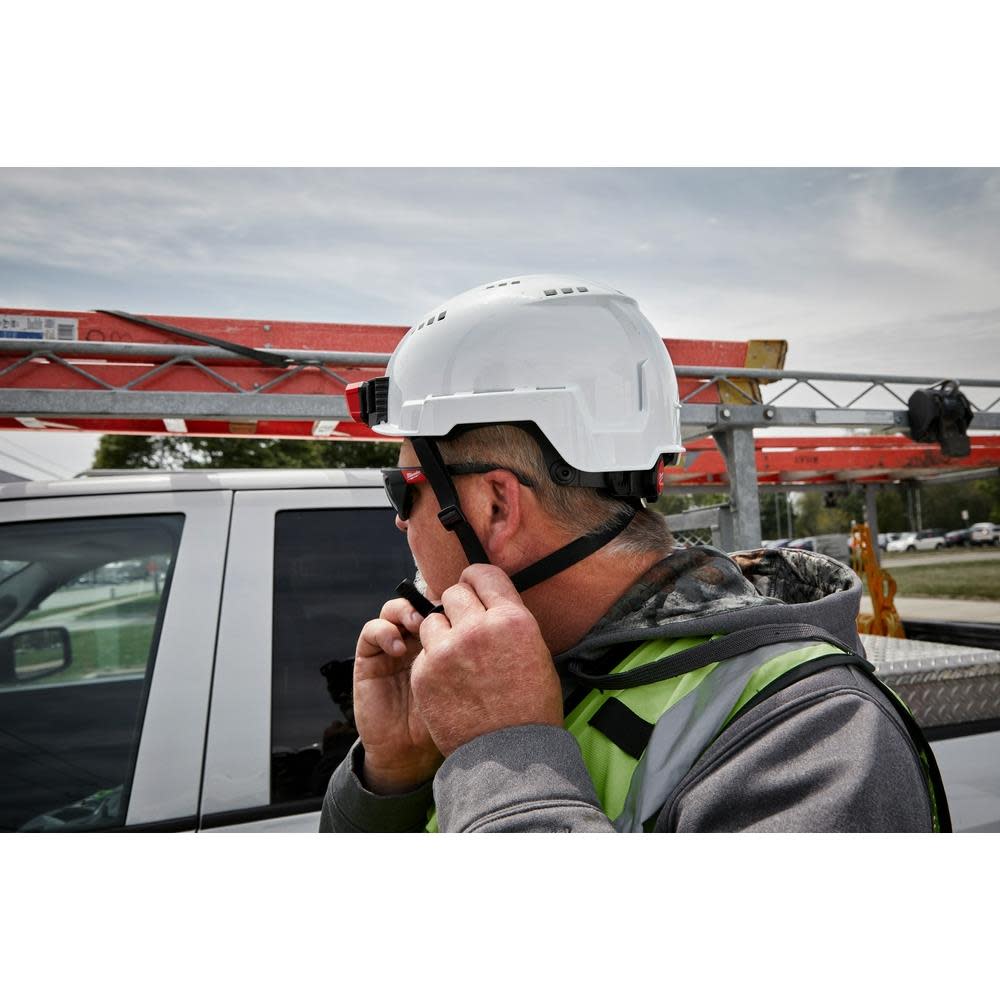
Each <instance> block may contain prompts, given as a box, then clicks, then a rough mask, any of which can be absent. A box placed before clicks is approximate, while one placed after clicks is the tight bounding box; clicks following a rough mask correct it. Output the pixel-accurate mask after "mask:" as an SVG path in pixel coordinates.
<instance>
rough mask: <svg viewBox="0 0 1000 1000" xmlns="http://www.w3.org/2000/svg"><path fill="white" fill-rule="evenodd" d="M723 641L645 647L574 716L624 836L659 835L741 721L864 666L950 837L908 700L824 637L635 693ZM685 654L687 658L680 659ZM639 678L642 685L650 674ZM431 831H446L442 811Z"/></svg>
mask: <svg viewBox="0 0 1000 1000" xmlns="http://www.w3.org/2000/svg"><path fill="white" fill-rule="evenodd" d="M746 631H747V632H748V633H749V632H750V631H754V630H746ZM771 631H773V633H774V634H775V635H776V636H778V637H780V633H781V632H782V631H784V632H786V633H788V634H792V633H794V632H799V633H804V632H808V631H810V630H809V629H808V628H807V627H804V626H791V627H784V628H782V627H776V628H775V629H773V630H771ZM816 631H818V630H816ZM821 634H822V633H821ZM723 638H724V639H725V641H726V643H727V644H728V648H730V649H731V648H733V645H734V644H733V643H732V642H731V640H733V639H737V638H738V636H737V635H736V634H731V635H729V636H726V637H723ZM723 638H716V637H707V636H698V637H685V638H666V639H652V640H650V641H648V642H644V643H642V644H641V645H640V646H638V647H637V648H635V649H634V650H633V651H632V652H631V653H629V655H628V656H626V657H625V658H624V659H623V660H622V661H621V662H620V663H619V664H618V665H617V666H616V667H615V668H614V669H613V670H612V671H611V673H610V674H608V675H603V677H602V678H597V679H595V680H594V681H593V683H594V684H595V689H594V690H591V691H590V692H589V693H588V694H587V695H586V696H585V697H584V698H583V700H582V701H580V702H579V703H578V704H577V705H576V706H575V707H574V708H573V709H572V711H570V713H569V714H568V715H567V717H566V720H565V722H564V727H565V728H566V729H567V730H568V731H569V732H570V733H571V734H572V735H573V737H574V738H575V739H576V741H577V743H578V745H579V747H580V752H581V754H582V755H583V761H584V764H585V765H586V768H587V771H588V772H589V774H590V777H591V780H592V781H593V783H594V788H595V790H596V792H597V797H598V800H599V802H600V804H601V808H602V810H603V811H604V813H605V814H606V815H607V816H608V818H609V819H610V820H611V821H612V824H613V826H614V828H615V830H617V831H619V832H640V831H642V830H644V829H651V828H652V825H653V824H654V823H655V821H656V816H657V815H658V813H659V811H660V809H661V808H662V807H663V805H664V804H665V803H666V802H667V800H668V799H669V798H670V795H671V794H672V793H673V791H674V790H675V789H676V788H677V786H678V784H679V783H680V782H681V780H682V779H683V778H684V776H685V775H686V774H687V773H688V772H689V771H690V770H691V768H692V766H693V765H694V764H695V762H696V761H697V760H698V758H699V757H700V756H701V755H702V754H703V753H704V751H705V750H706V749H708V747H709V746H710V745H711V744H712V743H713V742H714V741H715V739H716V738H717V737H718V736H719V735H720V734H721V733H722V731H723V730H724V729H725V728H726V727H727V726H729V725H730V724H731V723H732V722H733V721H734V720H735V719H736V717H737V716H739V715H741V714H743V713H744V712H745V711H747V710H749V709H750V708H752V707H754V706H756V705H757V704H759V703H760V702H761V701H762V700H764V699H765V698H767V697H769V696H770V695H772V694H776V693H777V692H778V691H779V690H781V689H782V688H783V687H786V686H787V685H788V684H790V683H794V682H795V681H796V680H800V679H801V678H802V677H804V676H808V675H809V674H812V673H815V672H817V671H819V670H822V669H826V668H828V667H832V666H835V665H838V664H843V663H849V664H851V665H855V666H859V667H862V668H864V669H863V671H862V672H863V673H864V674H866V675H867V676H869V677H871V679H872V682H873V683H875V684H877V685H878V686H879V687H881V688H882V690H883V691H885V692H887V694H888V695H889V701H890V703H891V704H892V705H893V707H894V708H895V709H896V710H897V713H898V714H899V716H900V719H901V720H902V721H903V723H904V725H905V726H906V728H907V730H908V732H909V733H910V736H911V738H912V739H913V740H914V743H915V745H916V748H917V752H918V756H919V757H920V760H921V764H922V767H923V771H924V776H925V779H926V781H927V786H928V794H929V797H930V802H931V814H932V825H933V829H934V830H950V828H951V825H950V818H949V816H948V808H947V800H946V798H945V794H944V787H943V784H942V782H941V778H940V774H939V772H938V770H937V764H936V762H935V761H934V755H933V752H932V751H931V749H930V746H929V745H928V744H927V741H926V739H925V737H924V736H923V734H922V733H921V731H920V729H919V727H918V726H917V724H916V723H915V722H914V720H913V718H912V716H911V715H910V713H909V711H908V710H907V709H906V707H905V705H903V703H902V701H901V700H900V699H899V697H898V696H897V695H896V694H895V693H894V692H893V691H892V690H891V689H890V688H888V687H886V686H885V685H884V684H882V682H881V681H879V680H878V679H877V678H876V677H875V676H874V668H873V667H872V666H871V665H870V664H868V663H867V662H866V661H865V660H863V659H862V658H861V657H859V656H857V654H854V653H848V652H845V650H844V648H843V647H841V646H840V645H835V644H833V643H832V642H827V641H824V640H823V639H821V638H794V639H790V640H789V641H786V642H777V643H768V644H766V645H761V644H758V645H756V646H755V647H754V648H750V649H748V650H746V651H744V652H738V653H737V655H734V656H727V657H725V658H724V659H720V660H717V661H715V662H709V663H703V665H699V666H696V667H695V668H694V669H684V668H683V665H682V667H681V671H680V672H677V673H675V674H674V675H673V676H666V677H664V678H663V679H659V680H655V679H654V680H652V681H651V682H649V683H636V684H635V685H634V686H627V687H626V686H625V684H627V683H628V682H629V681H630V680H631V678H628V677H627V676H624V675H628V674H629V673H630V672H632V671H637V670H639V668H645V671H646V673H647V674H649V673H650V671H651V669H652V670H653V671H655V670H656V669H657V668H658V667H663V666H666V668H667V669H665V670H661V671H660V672H661V673H671V669H670V665H671V664H672V663H675V662H676V663H680V662H681V661H683V660H684V659H685V657H686V658H687V660H688V661H689V662H692V661H693V662H695V663H698V661H699V660H704V659H705V658H706V657H707V656H711V655H712V652H711V650H712V648H713V646H716V645H718V644H720V643H721V642H722V641H723ZM713 639H714V642H713ZM703 644H705V651H704V655H701V653H700V651H698V650H697V647H699V646H701V645H703ZM737 645H738V644H737ZM748 645H751V646H752V645H753V644H752V643H750V644H748ZM685 651H690V652H685ZM681 653H684V654H685V655H684V656H682V657H681V658H680V660H678V659H677V657H678V654H681ZM577 676H580V675H579V674H578V675H577ZM633 677H634V678H635V679H636V680H637V681H638V680H639V678H640V677H641V674H637V675H633ZM596 684H603V685H605V686H604V687H596ZM427 829H428V830H429V831H432V832H433V831H436V830H437V817H436V813H435V814H433V815H432V816H431V819H430V822H429V823H428V825H427Z"/></svg>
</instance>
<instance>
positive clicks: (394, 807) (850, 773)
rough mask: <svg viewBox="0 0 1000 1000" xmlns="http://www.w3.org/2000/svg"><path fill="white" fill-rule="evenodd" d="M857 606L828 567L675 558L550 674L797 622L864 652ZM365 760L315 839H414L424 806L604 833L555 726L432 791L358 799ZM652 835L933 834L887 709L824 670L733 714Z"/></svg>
mask: <svg viewBox="0 0 1000 1000" xmlns="http://www.w3.org/2000/svg"><path fill="white" fill-rule="evenodd" d="M860 597H861V582H860V580H859V579H858V577H857V576H856V575H855V574H854V573H853V572H851V571H850V570H849V569H848V568H847V567H845V566H843V565H842V564H841V563H839V562H837V561H836V560H834V559H831V558H829V557H827V556H823V555H818V554H815V553H811V552H806V551H800V550H794V549H758V550H754V551H750V552H743V553H735V554H733V555H732V556H727V555H726V554H724V553H722V552H719V551H717V550H715V549H712V548H709V547H697V548H691V549H681V550H678V551H675V552H674V553H672V554H671V555H670V556H669V557H667V558H666V559H664V560H662V561H661V562H659V563H657V564H656V565H654V566H653V567H652V568H651V569H650V570H649V571H648V572H647V573H646V574H645V575H644V576H642V577H641V578H640V579H639V580H637V581H636V582H635V584H634V585H633V586H632V587H631V588H630V589H629V590H628V591H627V592H626V593H625V594H624V595H623V596H622V597H621V599H620V600H619V601H617V602H616V603H615V605H614V606H613V607H612V608H611V609H610V610H609V611H608V613H607V614H606V615H605V616H604V617H603V618H602V619H601V620H600V621H599V622H597V624H596V625H594V627H593V628H592V629H591V630H590V632H589V633H588V634H587V635H586V636H585V637H584V638H583V640H582V641H581V642H580V643H579V644H577V645H576V646H575V647H574V648H573V649H570V650H567V651H566V652H565V653H562V654H560V655H559V656H558V657H556V667H557V669H560V670H561V673H562V671H563V670H564V668H565V666H566V664H567V663H568V662H570V661H574V662H577V663H582V664H584V665H585V664H586V663H587V662H588V661H590V662H591V663H602V664H606V665H607V666H606V669H610V667H611V666H613V665H614V664H615V663H616V662H619V661H620V660H621V659H623V658H624V656H625V653H626V651H627V650H628V649H629V648H631V646H632V645H634V644H635V643H637V642H642V641H645V640H648V639H654V638H662V637H676V636H703V635H710V634H719V633H728V632H733V631H736V630H737V629H741V628H746V627H749V626H753V625H767V624H788V623H793V622H797V623H805V624H812V625H818V626H819V627H820V628H822V629H824V630H825V631H827V632H829V633H831V634H832V635H834V636H836V637H837V638H839V639H840V640H841V641H842V642H844V643H846V644H847V645H849V646H853V647H854V648H855V649H857V650H858V651H859V652H861V651H862V647H861V644H860V640H859V638H858V634H857V629H856V626H855V619H856V616H857V613H858V607H859V603H860ZM619 649H620V651H621V654H622V655H621V656H620V657H619V656H618V655H617V654H618V651H619ZM605 672H606V671H605ZM565 687H566V690H567V693H571V685H569V683H566V684H565ZM363 755H364V749H363V747H361V745H360V743H356V744H355V745H354V747H353V748H352V750H351V752H350V753H349V754H348V755H347V757H346V758H345V760H344V761H343V762H342V763H341V765H340V766H339V767H338V768H337V770H336V771H335V772H334V774H333V776H332V777H331V779H330V784H329V787H328V789H327V793H326V798H325V800H324V803H323V810H322V814H321V818H320V830H321V831H327V832H351V831H353V832H365V831H394V832H402V831H417V830H422V829H423V828H424V825H425V824H426V822H427V816H428V810H429V809H430V808H432V807H435V806H436V808H437V815H438V824H439V826H440V828H441V830H442V831H445V832H448V831H470V832H471V831H486V832H610V831H611V830H612V826H611V822H610V820H609V819H608V817H607V816H606V815H605V814H604V813H603V812H602V810H601V807H600V805H599V803H598V799H597V795H596V793H595V791H594V786H593V784H592V782H591V779H590V776H589V774H588V773H587V769H586V767H585V766H584V763H583V758H582V756H581V753H580V750H579V747H578V745H577V743H576V740H575V739H574V738H573V737H572V736H571V735H570V734H569V733H568V732H566V731H565V730H563V729H559V728H556V727H554V726H542V725H532V726H516V727H512V728H509V729H502V730H499V731H497V732H492V733H487V734H485V735H483V736H479V737H477V738H476V739H474V740H472V741H470V742H469V743H466V744H465V745H464V746H462V747H459V748H458V749H457V750H456V751H455V752H454V753H452V754H451V756H449V757H448V759H447V760H446V761H445V762H444V764H442V765H441V767H440V769H439V770H438V772H437V774H436V775H435V777H434V779H433V782H427V783H426V784H425V785H423V786H421V787H420V788H417V789H414V790H413V791H411V792H409V793H407V794H404V795H389V796H381V795H375V794H373V793H372V792H370V791H368V790H367V789H366V788H365V787H364V785H363V783H362V781H361V778H360V775H361V766H362V762H363ZM655 829H656V831H658V832H682V831H690V832H693V831H739V830H751V831H813V830H815V831H929V830H930V829H931V808H930V799H929V796H928V792H927V785H926V782H925V780H924V775H923V771H922V768H921V764H920V759H919V757H918V755H917V751H916V748H915V747H914V745H913V742H912V741H911V739H910V737H909V735H908V734H907V732H906V729H905V727H904V725H903V724H902V722H901V721H900V720H899V718H898V716H897V714H896V712H895V710H894V708H893V707H892V705H891V704H890V703H889V696H888V695H886V694H884V693H883V692H882V691H881V690H879V688H878V687H877V686H876V685H875V684H874V683H872V681H871V680H870V679H868V678H867V677H865V676H864V675H863V672H862V671H860V670H858V669H855V668H853V667H850V666H836V667H831V668H829V669H827V670H823V671H821V672H819V673H817V674H814V675H812V676H808V677H805V678H803V679H801V680H798V681H796V682H795V683H792V684H790V685H789V686H788V687H786V688H784V689H783V690H780V691H778V692H777V693H776V694H774V695H773V696H771V697H770V698H767V699H765V700H764V701H762V702H760V703H759V704H757V705H756V706H754V707H753V708H751V709H750V710H749V711H747V712H745V713H744V714H742V715H740V716H739V717H738V718H737V719H736V720H735V721H734V722H733V723H732V724H731V725H730V726H728V727H727V728H726V729H725V730H724V731H723V733H722V734H721V735H720V736H719V737H718V738H717V739H716V740H715V741H714V742H713V743H712V744H711V745H710V746H709V747H708V749H707V750H706V751H705V752H704V753H703V754H702V755H701V756H700V757H699V758H698V760H697V761H696V762H695V763H694V765H693V767H692V768H691V770H690V771H689V772H688V773H687V774H686V775H685V776H684V777H683V778H682V779H681V781H680V783H679V784H678V785H677V787H676V788H675V789H674V790H673V792H672V793H671V794H670V796H669V798H668V799H667V801H666V803H665V804H664V805H663V807H662V808H661V809H660V811H659V814H658V816H657V818H656V824H655Z"/></svg>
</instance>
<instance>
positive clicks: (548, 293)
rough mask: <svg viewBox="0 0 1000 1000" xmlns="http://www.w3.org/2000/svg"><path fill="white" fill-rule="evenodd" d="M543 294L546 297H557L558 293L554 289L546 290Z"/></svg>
mask: <svg viewBox="0 0 1000 1000" xmlns="http://www.w3.org/2000/svg"><path fill="white" fill-rule="evenodd" d="M545 294H546V295H558V294H559V293H558V292H557V291H556V290H555V289H554V288H546V289H545Z"/></svg>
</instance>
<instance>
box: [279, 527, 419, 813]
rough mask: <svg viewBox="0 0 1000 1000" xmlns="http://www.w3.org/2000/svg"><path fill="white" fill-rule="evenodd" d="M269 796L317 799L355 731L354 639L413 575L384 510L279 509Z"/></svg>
mask: <svg viewBox="0 0 1000 1000" xmlns="http://www.w3.org/2000/svg"><path fill="white" fill-rule="evenodd" d="M274 549H275V551H274V628H273V644H274V645H273V653H272V673H271V802H272V803H278V802H291V801H295V800H311V799H317V798H319V797H321V796H322V795H323V793H324V792H325V791H326V786H327V782H328V781H329V779H330V775H331V774H332V773H333V770H334V768H335V767H336V766H337V764H339V763H340V761H341V760H342V759H343V757H344V755H345V754H346V753H347V751H348V750H349V749H350V747H351V745H352V744H353V743H354V741H355V740H356V739H357V735H358V733H357V730H356V729H355V728H354V714H353V711H352V705H351V687H352V674H353V668H354V647H355V645H356V643H357V639H358V633H359V632H360V631H361V626H362V625H364V623H365V622H366V621H368V619H370V618H375V617H377V616H378V614H379V612H380V611H381V609H382V605H383V604H384V603H385V602H386V601H387V600H389V599H390V598H391V597H393V596H395V595H394V593H393V590H394V588H395V586H396V584H398V583H399V582H400V580H402V579H404V578H405V577H407V576H412V575H413V572H414V569H413V559H412V557H411V556H410V552H409V549H408V548H407V545H406V539H405V538H404V537H403V535H402V534H401V533H400V532H399V531H397V530H396V528H395V527H394V525H393V515H392V512H391V511H390V510H388V509H387V508H381V507H380V508H375V509H364V510H346V509H344V508H339V509H333V510H289V511H279V512H278V514H277V516H276V519H275V527H274Z"/></svg>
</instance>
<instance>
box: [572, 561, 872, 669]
mask: <svg viewBox="0 0 1000 1000" xmlns="http://www.w3.org/2000/svg"><path fill="white" fill-rule="evenodd" d="M860 604H861V580H860V579H859V577H858V576H857V575H856V574H855V573H854V571H853V570H851V569H850V568H849V567H847V566H845V565H844V564H843V563H841V562H838V561H837V560H836V559H834V558H832V557H831V556H825V555H822V554H820V553H818V552H808V551H806V550H803V549H751V550H749V551H746V552H734V553H733V554H732V555H726V553H725V552H720V551H719V550H718V549H713V548H711V547H710V546H707V545H701V546H695V547H693V548H688V549H678V550H676V551H675V552H672V553H671V554H670V555H669V556H668V557H667V558H666V559H663V560H661V561H660V562H658V563H656V564H655V565H654V566H652V567H651V568H650V569H649V571H648V572H647V573H645V575H643V576H642V577H640V578H639V579H638V580H637V581H636V582H635V583H634V584H633V585H632V587H630V588H629V590H628V591H626V593H625V594H623V595H622V597H621V598H620V599H619V600H618V601H616V602H615V604H614V605H613V606H612V607H611V609H610V610H609V611H608V613H607V614H606V615H605V616H604V617H603V618H602V619H601V620H600V621H599V622H598V623H597V624H596V625H595V626H594V627H593V628H592V629H591V630H590V632H588V633H587V635H586V636H584V638H583V639H582V641H581V642H580V643H578V644H577V645H576V646H575V647H574V648H573V649H569V650H567V651H566V652H565V653H561V654H560V655H559V656H558V657H556V664H557V665H558V664H560V663H563V662H565V661H567V660H569V659H575V660H580V659H583V660H592V659H598V658H600V657H602V656H604V655H607V652H608V649H609V647H612V646H616V645H618V644H620V643H634V642H637V641H645V640H648V639H659V638H665V637H668V636H670V637H674V636H686V635H714V634H726V633H729V632H735V631H737V630H738V629H742V628H748V627H750V626H751V625H768V624H789V623H801V624H809V625H817V626H819V627H820V628H822V629H824V630H825V631H827V632H830V633H831V634H833V635H835V636H836V637H837V638H838V639H840V640H841V641H842V642H844V643H846V644H847V645H848V646H850V647H852V648H854V649H856V650H857V651H858V652H861V653H863V648H862V646H861V641H860V639H859V638H858V629H857V616H858V610H859V608H860Z"/></svg>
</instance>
